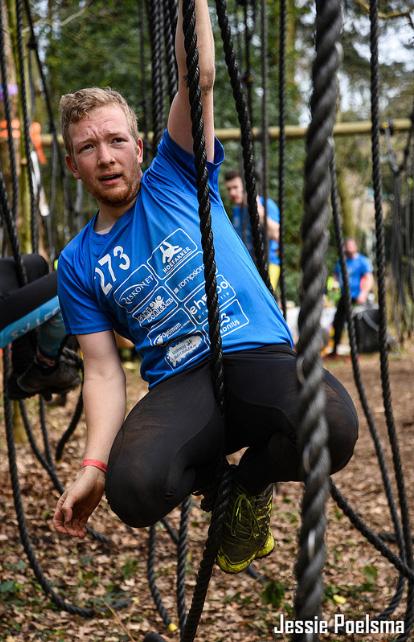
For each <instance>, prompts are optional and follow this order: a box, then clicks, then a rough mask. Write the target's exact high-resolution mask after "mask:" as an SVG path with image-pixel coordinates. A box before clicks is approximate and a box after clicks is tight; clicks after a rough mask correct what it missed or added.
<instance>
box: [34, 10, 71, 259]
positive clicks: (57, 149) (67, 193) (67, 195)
mask: <svg viewBox="0 0 414 642" xmlns="http://www.w3.org/2000/svg"><path fill="white" fill-rule="evenodd" d="M24 6H25V11H26V16H27V21H28V25H29V29H30V41H29V47H30V48H31V49H32V50H33V52H34V54H35V58H36V64H37V69H38V72H39V77H40V82H41V86H42V93H43V97H44V100H45V105H46V111H47V118H48V127H49V132H50V134H51V136H52V150H53V163H54V165H55V162H56V160H57V162H58V165H59V180H60V183H61V185H62V189H63V196H64V207H65V211H64V228H66V227H68V222H69V227H71V228H72V232H73V221H74V218H75V217H74V214H75V208H74V205H73V200H72V196H71V190H70V189H68V185H67V172H66V166H65V161H64V157H63V153H62V148H61V146H60V144H59V140H58V132H57V127H56V121H55V116H54V111H53V107H52V100H51V96H50V92H49V88H48V85H47V80H46V75H45V70H44V66H43V64H42V61H41V59H40V53H39V46H38V42H37V37H36V33H35V30H34V24H33V16H32V12H31V9H30V2H29V0H24ZM52 186H53V182H52ZM55 206H56V199H55V198H51V199H50V202H49V207H50V215H49V217H48V221H49V225H48V233H49V242H50V251H51V253H52V256H53V257H55V256H56V247H55V245H56V243H55V234H54V227H53V226H52V225H51V222H52V221H53V220H54V217H55V214H54V209H55ZM68 240H69V239H68Z"/></svg>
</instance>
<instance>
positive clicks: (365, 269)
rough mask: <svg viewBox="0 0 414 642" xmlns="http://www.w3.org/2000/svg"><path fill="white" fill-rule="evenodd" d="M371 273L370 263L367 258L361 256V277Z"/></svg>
mask: <svg viewBox="0 0 414 642" xmlns="http://www.w3.org/2000/svg"><path fill="white" fill-rule="evenodd" d="M371 273H372V263H371V261H370V260H369V258H368V257H367V256H361V276H365V274H371Z"/></svg>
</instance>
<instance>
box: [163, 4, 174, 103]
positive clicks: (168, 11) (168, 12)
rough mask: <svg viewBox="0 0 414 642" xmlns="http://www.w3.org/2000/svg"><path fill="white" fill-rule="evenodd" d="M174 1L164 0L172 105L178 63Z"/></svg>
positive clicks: (169, 90) (166, 47)
mask: <svg viewBox="0 0 414 642" xmlns="http://www.w3.org/2000/svg"><path fill="white" fill-rule="evenodd" d="M172 5H173V2H172V0H164V38H165V61H166V68H167V81H168V95H169V99H170V103H172V101H173V99H174V96H175V94H176V93H177V63H176V61H175V50H174V34H175V27H176V24H175V23H176V18H175V20H174V12H173V8H172Z"/></svg>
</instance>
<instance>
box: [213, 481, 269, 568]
mask: <svg viewBox="0 0 414 642" xmlns="http://www.w3.org/2000/svg"><path fill="white" fill-rule="evenodd" d="M272 498H273V485H272V484H270V485H269V486H267V488H266V489H265V490H264V491H263V492H262V493H260V494H259V495H251V494H250V493H248V492H247V491H246V490H244V488H243V487H242V486H239V485H238V484H235V485H234V488H233V490H232V494H231V497H230V500H229V504H228V507H227V511H226V515H225V517H224V524H223V532H222V536H221V544H220V548H219V551H218V554H217V560H216V561H217V564H218V565H219V567H220V568H221V570H222V571H224V572H225V573H240V572H241V571H244V570H245V569H246V568H247V567H248V566H249V565H250V564H251V563H252V562H253V560H254V559H256V558H261V557H266V555H269V554H270V553H271V552H272V551H273V549H274V546H275V542H274V539H273V535H272V533H271V531H270V516H271V514H272Z"/></svg>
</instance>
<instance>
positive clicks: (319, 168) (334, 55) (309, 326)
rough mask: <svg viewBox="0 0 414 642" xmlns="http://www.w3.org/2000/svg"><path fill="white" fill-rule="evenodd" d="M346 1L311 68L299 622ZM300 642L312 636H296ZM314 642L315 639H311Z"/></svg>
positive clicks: (323, 486) (325, 30)
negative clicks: (331, 164)
mask: <svg viewBox="0 0 414 642" xmlns="http://www.w3.org/2000/svg"><path fill="white" fill-rule="evenodd" d="M340 32H341V4H340V0H325V1H324V2H322V0H319V1H317V2H316V35H315V39H316V58H315V61H314V63H313V67H312V81H313V92H312V97H311V123H310V126H309V129H308V135H307V141H306V147H307V157H306V165H305V213H304V218H303V224H302V260H301V264H302V273H303V280H302V301H301V308H300V313H299V330H300V338H299V342H298V379H299V382H300V390H299V431H298V448H299V452H300V453H301V458H302V470H303V475H304V480H305V491H304V495H303V500H302V526H301V530H300V536H299V552H298V558H297V564H296V577H297V582H298V585H297V591H296V596H295V613H296V617H297V619H298V620H302V621H305V620H309V619H312V620H313V618H314V617H315V616H319V614H320V607H321V603H322V599H323V583H322V577H321V574H322V570H323V567H324V564H325V544H324V536H325V526H326V519H325V503H326V500H327V496H328V491H329V468H330V462H329V452H328V449H327V438H328V431H327V425H326V420H325V415H324V410H325V398H324V391H323V383H322V382H323V370H322V363H321V358H320V350H321V347H322V341H321V326H320V320H321V312H322V301H323V294H324V290H325V283H326V268H325V256H326V251H327V245H328V233H327V229H328V221H329V197H330V181H329V163H330V158H331V151H330V147H329V138H330V137H331V136H332V132H333V125H334V122H335V107H336V96H337V87H336V73H337V69H338V65H339V56H338V50H337V47H338V43H339V38H340ZM293 639H294V640H295V642H302V641H305V640H306V639H307V640H308V642H309V636H305V634H303V635H302V634H298V635H295V636H294V638H293ZM312 639H313V636H312Z"/></svg>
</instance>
